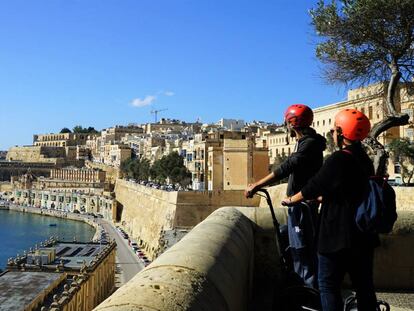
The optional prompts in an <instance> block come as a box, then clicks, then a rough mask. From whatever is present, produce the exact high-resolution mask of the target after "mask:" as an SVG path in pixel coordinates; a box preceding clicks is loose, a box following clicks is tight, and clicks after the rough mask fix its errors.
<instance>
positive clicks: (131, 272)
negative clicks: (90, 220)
mask: <svg viewBox="0 0 414 311" xmlns="http://www.w3.org/2000/svg"><path fill="white" fill-rule="evenodd" d="M97 222H98V223H100V224H101V225H102V227H103V228H104V229H105V231H106V232H107V233H108V236H109V238H110V239H115V241H116V245H117V247H116V257H117V258H116V260H117V271H118V272H119V273H120V280H119V283H120V284H119V285H120V286H122V285H123V284H125V283H126V282H128V281H129V280H130V279H132V278H133V277H134V276H135V274H137V273H138V272H139V271H141V270H142V269H143V268H144V264H143V263H142V261H141V260H140V259H139V258H138V256H137V255H136V254H135V253H134V252H133V251H132V249H131V247H130V246H129V245H128V241H127V240H125V239H124V238H122V236H121V235H120V234H119V232H118V231H117V230H116V229H115V228H114V226H113V225H112V224H111V223H110V222H108V221H106V220H104V219H99V220H97Z"/></svg>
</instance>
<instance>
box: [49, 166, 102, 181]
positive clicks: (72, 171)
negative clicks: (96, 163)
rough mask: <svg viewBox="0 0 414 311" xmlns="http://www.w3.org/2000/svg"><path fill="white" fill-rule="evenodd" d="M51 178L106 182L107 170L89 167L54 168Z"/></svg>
mask: <svg viewBox="0 0 414 311" xmlns="http://www.w3.org/2000/svg"><path fill="white" fill-rule="evenodd" d="M50 178H52V179H58V180H68V181H80V182H91V183H103V182H105V172H104V171H101V170H94V169H87V168H81V169H79V168H74V167H69V168H62V169H52V170H51V172H50Z"/></svg>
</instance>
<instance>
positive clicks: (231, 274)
mask: <svg viewBox="0 0 414 311" xmlns="http://www.w3.org/2000/svg"><path fill="white" fill-rule="evenodd" d="M253 245H254V244H253V228H252V226H251V223H250V221H249V219H248V218H247V217H245V216H244V215H243V214H242V213H241V212H240V211H238V210H237V209H233V208H228V209H225V210H223V209H221V210H218V211H216V212H214V213H213V214H212V215H211V216H209V217H208V218H207V219H206V220H205V221H203V222H202V223H201V224H199V225H198V226H196V227H195V228H194V229H193V230H192V231H191V234H189V235H187V236H185V237H184V238H183V239H182V240H181V241H180V242H179V243H178V244H176V245H175V246H173V247H172V248H171V249H169V250H168V251H166V252H165V253H164V254H163V255H162V256H160V257H159V258H158V259H157V260H156V261H154V262H153V263H152V264H151V265H150V266H148V267H147V268H146V269H144V270H143V271H142V272H140V273H139V274H138V275H137V276H135V277H134V278H133V279H132V280H131V281H130V282H128V283H127V284H126V285H125V286H123V287H121V288H120V289H119V290H118V291H116V292H115V294H114V295H112V296H111V297H110V298H108V299H107V300H106V301H104V302H103V303H102V304H101V305H99V306H98V307H97V308H96V309H95V310H119V311H121V310H125V311H126V310H170V311H175V310H177V311H178V310H216V311H220V310H223V311H227V310H247V308H248V302H249V300H250V292H251V288H250V287H251V285H252V283H251V277H252V273H253Z"/></svg>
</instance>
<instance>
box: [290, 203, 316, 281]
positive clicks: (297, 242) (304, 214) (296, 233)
mask: <svg viewBox="0 0 414 311" xmlns="http://www.w3.org/2000/svg"><path fill="white" fill-rule="evenodd" d="M317 211H318V210H317V206H315V205H302V204H297V205H294V206H291V207H289V210H288V213H289V217H288V233H289V246H290V251H291V256H292V263H293V270H294V272H295V273H296V275H297V277H298V278H299V279H300V280H301V283H303V284H305V285H307V286H309V287H313V288H317V255H316V248H315V246H314V244H315V243H314V242H315V222H316V218H317Z"/></svg>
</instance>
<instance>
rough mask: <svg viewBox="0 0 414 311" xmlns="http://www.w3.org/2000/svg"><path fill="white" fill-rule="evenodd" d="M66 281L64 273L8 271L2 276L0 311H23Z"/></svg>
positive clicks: (0, 279) (0, 277) (0, 283)
mask: <svg viewBox="0 0 414 311" xmlns="http://www.w3.org/2000/svg"><path fill="white" fill-rule="evenodd" d="M64 279H65V275H64V274H62V273H48V272H21V271H6V272H4V273H3V274H1V275H0V306H1V308H0V309H1V310H8V311H13V310H23V308H24V306H26V305H28V304H30V303H32V302H34V301H35V300H36V298H37V297H39V298H41V297H43V296H44V295H48V294H49V292H50V291H52V290H53V289H54V288H55V287H56V285H57V284H59V283H60V282H62V281H63V280H64Z"/></svg>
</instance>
